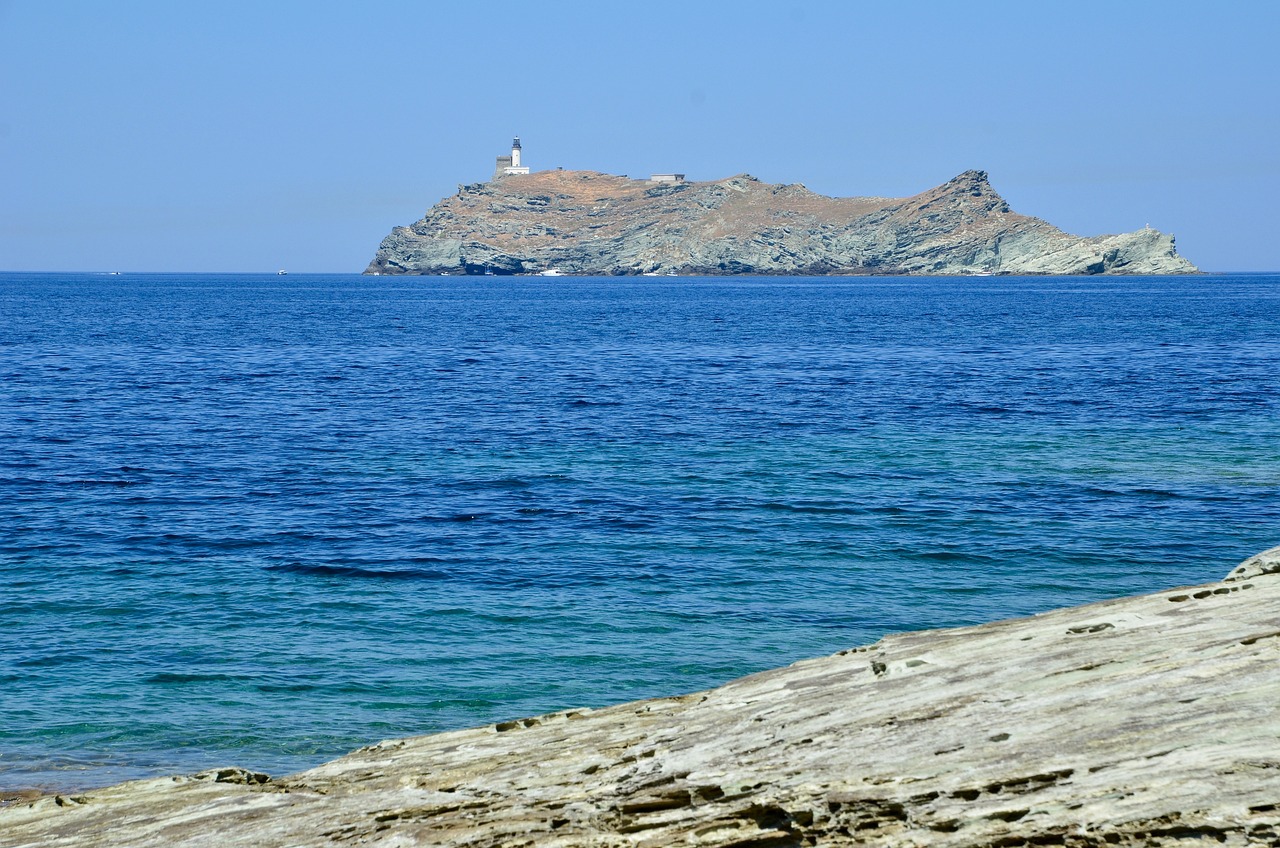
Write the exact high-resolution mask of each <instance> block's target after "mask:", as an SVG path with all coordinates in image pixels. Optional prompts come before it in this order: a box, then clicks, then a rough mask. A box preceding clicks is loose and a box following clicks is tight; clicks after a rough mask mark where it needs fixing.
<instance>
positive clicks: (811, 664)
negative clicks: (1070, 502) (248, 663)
mask: <svg viewBox="0 0 1280 848" xmlns="http://www.w3.org/2000/svg"><path fill="white" fill-rule="evenodd" d="M1278 610H1280V548H1274V549H1272V550H1270V551H1267V552H1265V553H1263V554H1259V555H1258V556H1256V557H1253V558H1252V559H1250V560H1246V561H1245V562H1244V563H1243V564H1241V565H1240V566H1239V567H1238V568H1236V569H1235V570H1233V571H1232V572H1231V573H1230V574H1229V575H1228V576H1227V578H1226V579H1225V580H1223V581H1221V582H1217V583H1209V584H1206V585H1203V586H1194V587H1190V588H1182V589H1171V590H1166V591H1161V592H1157V593H1155V594H1151V595H1144V596H1140V597H1133V598H1124V599H1120V600H1112V601H1103V602H1101V603H1095V604H1090V605H1088V606H1082V607H1076V608H1072V609H1062V610H1055V611H1053V612H1047V613H1043V614H1041V615H1037V616H1033V617H1030V618H1023V619H1015V620H1010V621H1000V622H996V623H994V624H986V625H981V626H976V627H965V628H959V629H953V630H937V631H925V632H918V633H899V634H895V635H891V636H886V637H885V638H884V639H882V640H880V641H879V642H877V643H875V644H873V645H869V646H866V647H861V648H854V649H851V650H847V651H842V652H840V653H838V654H835V655H834V656H830V657H826V658H823V659H815V660H806V661H803V662H799V663H796V664H795V665H792V666H789V667H787V668H782V669H776V670H773V671H766V672H762V673H760V674H756V675H752V676H751V677H745V678H742V679H741V680H736V681H734V682H732V683H728V684H726V685H724V686H722V687H720V688H718V689H713V690H710V691H707V692H700V693H695V694H692V695H684V696H681V697H675V698H664V699H659V700H653V701H641V702H637V703H632V704H623V705H620V706H616V707H610V708H607V709H601V710H589V709H582V710H570V711H566V712H559V713H554V714H551V715H544V716H539V717H537V718H526V719H521V720H516V721H507V722H502V723H499V724H496V725H489V726H487V727H481V728H476V729H473V730H462V731H457V732H452V733H443V734H439V735H436V736H424V737H419V738H415V739H400V740H396V741H389V742H382V743H380V744H377V745H373V746H372V747H369V748H364V749H361V750H359V751H356V752H354V753H352V754H349V755H347V756H346V757H343V758H341V759H338V760H335V761H333V762H331V763H328V764H326V765H322V766H320V767H318V768H315V769H311V770H310V771H306V772H302V773H300V774H296V775H292V776H290V777H282V778H274V779H273V778H269V777H268V776H267V775H263V774H255V773H253V772H250V771H246V770H244V769H239V768H223V769H215V770H212V771H208V772H205V773H202V774H198V775H193V776H190V777H175V778H161V779H156V780H148V781H139V782H134V783H125V784H121V785H119V786H115V787H112V788H108V789H101V790H93V791H89V792H85V793H83V794H72V795H57V796H45V797H41V798H36V799H23V800H21V801H20V802H18V803H14V802H12V801H11V802H10V804H11V805H10V806H8V807H7V808H4V809H0V846H3V847H4V848H16V846H41V848H71V846H76V848H85V846H97V845H102V846H107V845H110V846H114V847H115V848H123V846H134V847H135V848H141V846H157V847H158V848H159V847H160V846H163V848H180V846H205V845H217V846H255V848H272V846H277V848H283V846H291V848H308V846H334V845H369V844H379V845H396V846H410V845H422V846H427V845H431V846H496V845H510V846H516V845H522V846H537V845H546V846H560V848H569V846H583V848H586V846H593V848H624V846H625V848H643V847H644V846H652V847H653V848H658V846H666V845H693V846H715V847H716V848H783V847H784V846H805V845H819V846H845V845H848V846H853V845H881V846H899V845H901V846H947V847H948V848H962V847H963V848H967V847H968V846H1000V847H1001V848H1032V846H1064V848H1071V847H1072V846H1090V848H1106V846H1134V848H1137V846H1175V845H1186V846H1200V845H1205V844H1225V845H1231V846H1243V845H1270V846H1277V845H1280V777H1278V776H1280V709H1277V707H1276V705H1277V703H1280V675H1278V674H1277V673H1276V669H1277V661H1280V613H1278V612H1277V611H1278Z"/></svg>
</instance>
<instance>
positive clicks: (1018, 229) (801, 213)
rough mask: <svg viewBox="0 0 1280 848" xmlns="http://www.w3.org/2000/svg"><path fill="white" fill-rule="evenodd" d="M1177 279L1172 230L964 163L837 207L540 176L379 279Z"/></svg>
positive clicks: (447, 202)
mask: <svg viewBox="0 0 1280 848" xmlns="http://www.w3.org/2000/svg"><path fill="white" fill-rule="evenodd" d="M553 269H554V270H556V271H559V272H560V273H565V274H594V275H625V274H652V273H676V274H688V275H693V274H699V275H701V274H786V275H799V274H961V275H963V274H1184V273H1194V272H1195V271H1196V268H1195V266H1194V265H1192V264H1191V263H1190V262H1188V261H1186V260H1185V259H1183V258H1182V257H1181V256H1178V254H1177V251H1176V249H1175V248H1174V243H1173V239H1172V237H1171V236H1168V235H1165V234H1163V233H1159V232H1158V231H1154V230H1139V231H1137V232H1133V233H1125V234H1121V235H1112V236H1097V237H1093V238H1081V237H1078V236H1073V235H1069V234H1067V233H1064V232H1063V231H1061V230H1059V229H1058V228H1057V227H1054V226H1052V225H1051V224H1048V223H1046V222H1045V221H1043V220H1040V219H1039V218H1033V217H1029V216H1026V215H1020V214H1018V213H1015V212H1013V210H1012V209H1010V207H1009V204H1008V203H1007V202H1006V201H1005V199H1004V198H1003V197H1001V196H1000V194H999V193H998V192H996V191H995V189H993V188H992V187H991V183H990V181H989V178H988V175H987V172H986V171H979V170H969V171H965V172H964V173H962V174H959V175H957V176H956V177H954V178H953V179H951V180H949V181H948V182H946V183H944V184H942V185H940V186H937V187H935V188H932V189H929V190H927V191H924V192H921V193H920V194H917V195H914V196H912V197H907V198H896V199H895V198H883V197H849V198H834V197H826V196H823V195H820V194H815V193H813V192H811V191H809V190H808V189H807V188H805V187H804V186H802V185H799V184H793V185H772V184H770V183H765V182H762V181H761V180H759V179H758V178H756V177H754V176H752V175H750V174H745V173H744V174H738V175H735V176H732V177H727V178H725V179H721V180H715V181H708V182H692V181H679V182H661V183H655V182H651V181H649V180H633V179H629V178H627V177H619V176H614V175H610V174H603V173H599V172H595V171H562V170H556V171H540V172H534V173H531V174H525V175H510V176H504V177H503V178H502V179H500V180H495V181H492V182H488V183H475V184H472V185H466V186H459V189H458V193H457V194H455V195H454V196H452V197H449V198H445V199H444V200H442V201H441V202H440V203H438V204H436V206H434V207H432V209H430V210H428V212H427V214H426V215H425V216H424V217H423V218H422V219H421V220H419V221H417V222H416V223H414V224H413V225H411V226H409V227H396V228H395V229H394V230H392V232H391V234H390V235H388V236H387V237H386V238H385V239H384V240H383V242H382V244H381V246H380V247H379V248H378V251H377V253H376V255H375V256H374V258H373V261H372V262H370V264H369V267H368V268H367V269H366V273H370V274H483V273H495V274H532V273H539V272H543V271H549V270H553Z"/></svg>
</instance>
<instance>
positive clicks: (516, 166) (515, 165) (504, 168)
mask: <svg viewBox="0 0 1280 848" xmlns="http://www.w3.org/2000/svg"><path fill="white" fill-rule="evenodd" d="M497 171H498V176H503V177H506V176H511V175H512V174H527V173H529V168H528V166H527V165H521V164H520V136H516V137H515V138H513V139H512V140H511V156H510V157H507V156H499V157H498V168H497Z"/></svg>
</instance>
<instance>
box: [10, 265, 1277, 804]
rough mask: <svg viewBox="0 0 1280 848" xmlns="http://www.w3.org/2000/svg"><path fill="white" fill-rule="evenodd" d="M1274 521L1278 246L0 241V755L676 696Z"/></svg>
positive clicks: (1266, 532)
mask: <svg viewBox="0 0 1280 848" xmlns="http://www.w3.org/2000/svg"><path fill="white" fill-rule="evenodd" d="M1277 544H1280V275H1266V274H1251V275H1243V274H1230V275H1218V274H1205V275H1197V276H1188V277H970V278H955V277H952V278H927V277H912V278H906V277H902V278H897V277H862V278H791V277H767V278H724V277H720V278H604V277H561V278H556V279H546V278H538V277H469V278H462V277H363V276H358V275H306V274H290V275H287V276H279V275H275V274H271V275H253V274H218V275H214V274H201V275H180V274H120V275H107V274H18V273H8V274H0V790H13V789H18V788H41V789H46V790H51V791H69V790H72V789H85V788H91V787H95V786H101V785H106V784H110V783H114V782H117V781H120V780H126V779H134V778H143V777H151V776H158V775H166V774H174V773H189V772H195V771H199V770H203V769H208V768H212V767H217V766H224V765H240V766H244V767H246V768H251V769H254V770H257V771H262V772H266V773H269V774H272V775H281V774H286V773H290V772H294V771H297V770H301V769H305V768H308V767H310V766H313V765H316V764H319V763H321V762H322V761H325V760H327V759H330V758H333V757H335V756H338V755H341V754H343V753H344V752H347V751H349V750H352V749H354V748H357V747H359V746H361V745H365V744H369V743H372V742H375V741H377V740H380V739H385V738H394V737H400V736H408V735H414V734H424V733H433V732H437V731H443V730H450V729H456V728H463V727H470V726H477V725H483V724H486V723H489V722H494V721H500V720H506V719H510V718H513V717H519V716H526V715H534V714H538V713H543V712H548V711H553V710H557V709H562V708H568V707H593V706H603V705H608V704H613V703H618V702H623V701H628V700H632V699H638V698H647V697H655V696H664V695H674V694H677V693H686V692H692V691H697V690H700V689H704V688H707V687H712V686H716V685H718V684H720V683H723V682H726V681H728V680H731V679H733V678H735V677H738V676H741V675H745V674H749V673H751V672H755V671H759V670H761V669H766V668H770V667H775V666H780V665H784V664H786V663H790V662H793V661H795V660H798V659H801V658H805V657H813V656H819V655H823V654H827V653H831V652H834V651H837V650H842V649H845V648H849V647H853V646H857V645H864V644H868V643H871V642H873V641H875V640H876V639H878V638H880V637H881V636H883V635H885V634H887V633H893V632H898V631H906V630H918V629H925V628H936V627H955V626H960V625H972V624H979V623H982V622H988V621H993V620H997V619H1003V618H1008V617H1013V616H1026V615H1032V614H1035V613H1038V612H1041V611H1044V610H1049V609H1053V608H1057V607H1062V606H1067V605H1075V604H1083V603H1087V602H1090V601H1094V600H1099V599H1104V598H1111V597H1117V596H1123V595H1130V594H1137V593H1144V592H1150V591H1155V590H1160V589H1165V588H1169V587H1172V586H1176V585H1183V584H1194V583H1200V582H1205V581H1210V580H1216V579H1218V578H1220V577H1221V576H1223V575H1224V574H1225V573H1226V572H1227V571H1228V570H1229V569H1230V568H1231V567H1233V566H1234V565H1235V564H1236V563H1238V562H1239V561H1241V560H1242V559H1244V558H1246V557H1248V556H1250V555H1252V554H1254V553H1256V552H1258V551H1260V550H1263V549H1265V548H1269V547H1271V546H1274V545H1277Z"/></svg>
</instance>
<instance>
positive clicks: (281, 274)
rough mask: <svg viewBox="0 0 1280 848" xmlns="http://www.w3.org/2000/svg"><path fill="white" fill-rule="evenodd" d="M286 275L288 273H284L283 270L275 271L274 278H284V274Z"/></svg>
mask: <svg viewBox="0 0 1280 848" xmlns="http://www.w3.org/2000/svg"><path fill="white" fill-rule="evenodd" d="M287 273H289V272H288V271H286V270H285V269H283V268H281V269H280V270H279V271H276V276H277V277H283V276H284V275H285V274H287Z"/></svg>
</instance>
